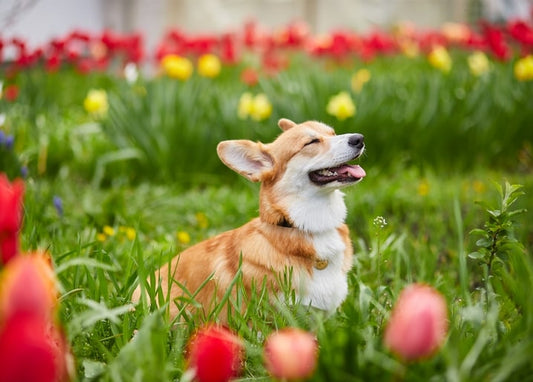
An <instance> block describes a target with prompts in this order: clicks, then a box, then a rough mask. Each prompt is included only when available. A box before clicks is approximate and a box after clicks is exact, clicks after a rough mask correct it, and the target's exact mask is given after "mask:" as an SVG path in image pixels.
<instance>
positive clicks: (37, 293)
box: [0, 253, 57, 325]
mask: <svg viewBox="0 0 533 382" xmlns="http://www.w3.org/2000/svg"><path fill="white" fill-rule="evenodd" d="M56 307H57V288H56V281H55V275H54V272H53V270H52V267H51V265H50V259H49V257H48V256H47V255H46V254H44V253H30V254H21V255H19V256H17V257H15V258H14V259H13V260H11V261H10V262H9V263H8V264H7V265H6V266H5V267H4V269H3V270H2V273H1V274H0V325H1V323H2V322H3V321H5V320H7V319H9V317H12V316H14V315H16V314H20V313H31V314H33V315H35V316H38V317H40V318H46V319H52V318H53V315H54V312H55V308H56Z"/></svg>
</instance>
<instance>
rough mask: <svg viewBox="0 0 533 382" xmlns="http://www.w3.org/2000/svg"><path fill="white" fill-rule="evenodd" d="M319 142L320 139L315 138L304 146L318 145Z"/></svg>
mask: <svg viewBox="0 0 533 382" xmlns="http://www.w3.org/2000/svg"><path fill="white" fill-rule="evenodd" d="M319 142H320V139H318V138H315V139H313V140H311V141H309V142H307V143H306V144H305V145H304V146H309V145H312V144H313V143H319Z"/></svg>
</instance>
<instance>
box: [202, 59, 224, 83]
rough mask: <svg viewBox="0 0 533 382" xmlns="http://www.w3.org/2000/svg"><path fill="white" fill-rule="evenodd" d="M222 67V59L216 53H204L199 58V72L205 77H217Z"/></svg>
mask: <svg viewBox="0 0 533 382" xmlns="http://www.w3.org/2000/svg"><path fill="white" fill-rule="evenodd" d="M221 67H222V65H221V63H220V59H219V58H218V57H217V56H215V55H214V54H203V55H201V56H200V57H199V58H198V74H199V75H201V76H203V77H208V78H215V77H216V76H218V75H219V74H220V70H221Z"/></svg>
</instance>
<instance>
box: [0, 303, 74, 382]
mask: <svg viewBox="0 0 533 382" xmlns="http://www.w3.org/2000/svg"><path fill="white" fill-rule="evenodd" d="M0 360H2V367H0V380H1V381H5V382H15V381H17V382H23V381H27V382H61V381H68V380H69V379H70V377H71V373H72V359H71V356H70V352H69V351H68V346H67V344H66V341H65V337H64V335H63V333H62V332H60V331H59V330H58V329H57V327H55V326H53V325H51V324H50V323H49V322H48V321H46V320H43V319H42V318H40V317H37V316H34V315H31V314H26V313H21V314H16V315H14V316H12V317H11V318H10V319H9V320H8V321H7V322H5V324H4V325H2V326H0Z"/></svg>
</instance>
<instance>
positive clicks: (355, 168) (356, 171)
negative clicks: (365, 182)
mask: <svg viewBox="0 0 533 382" xmlns="http://www.w3.org/2000/svg"><path fill="white" fill-rule="evenodd" d="M335 171H336V172H337V173H338V174H346V173H348V174H350V175H351V176H353V177H354V178H364V177H365V176H366V172H365V170H364V169H363V168H362V167H361V166H359V165H344V166H341V167H339V168H337V169H335Z"/></svg>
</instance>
